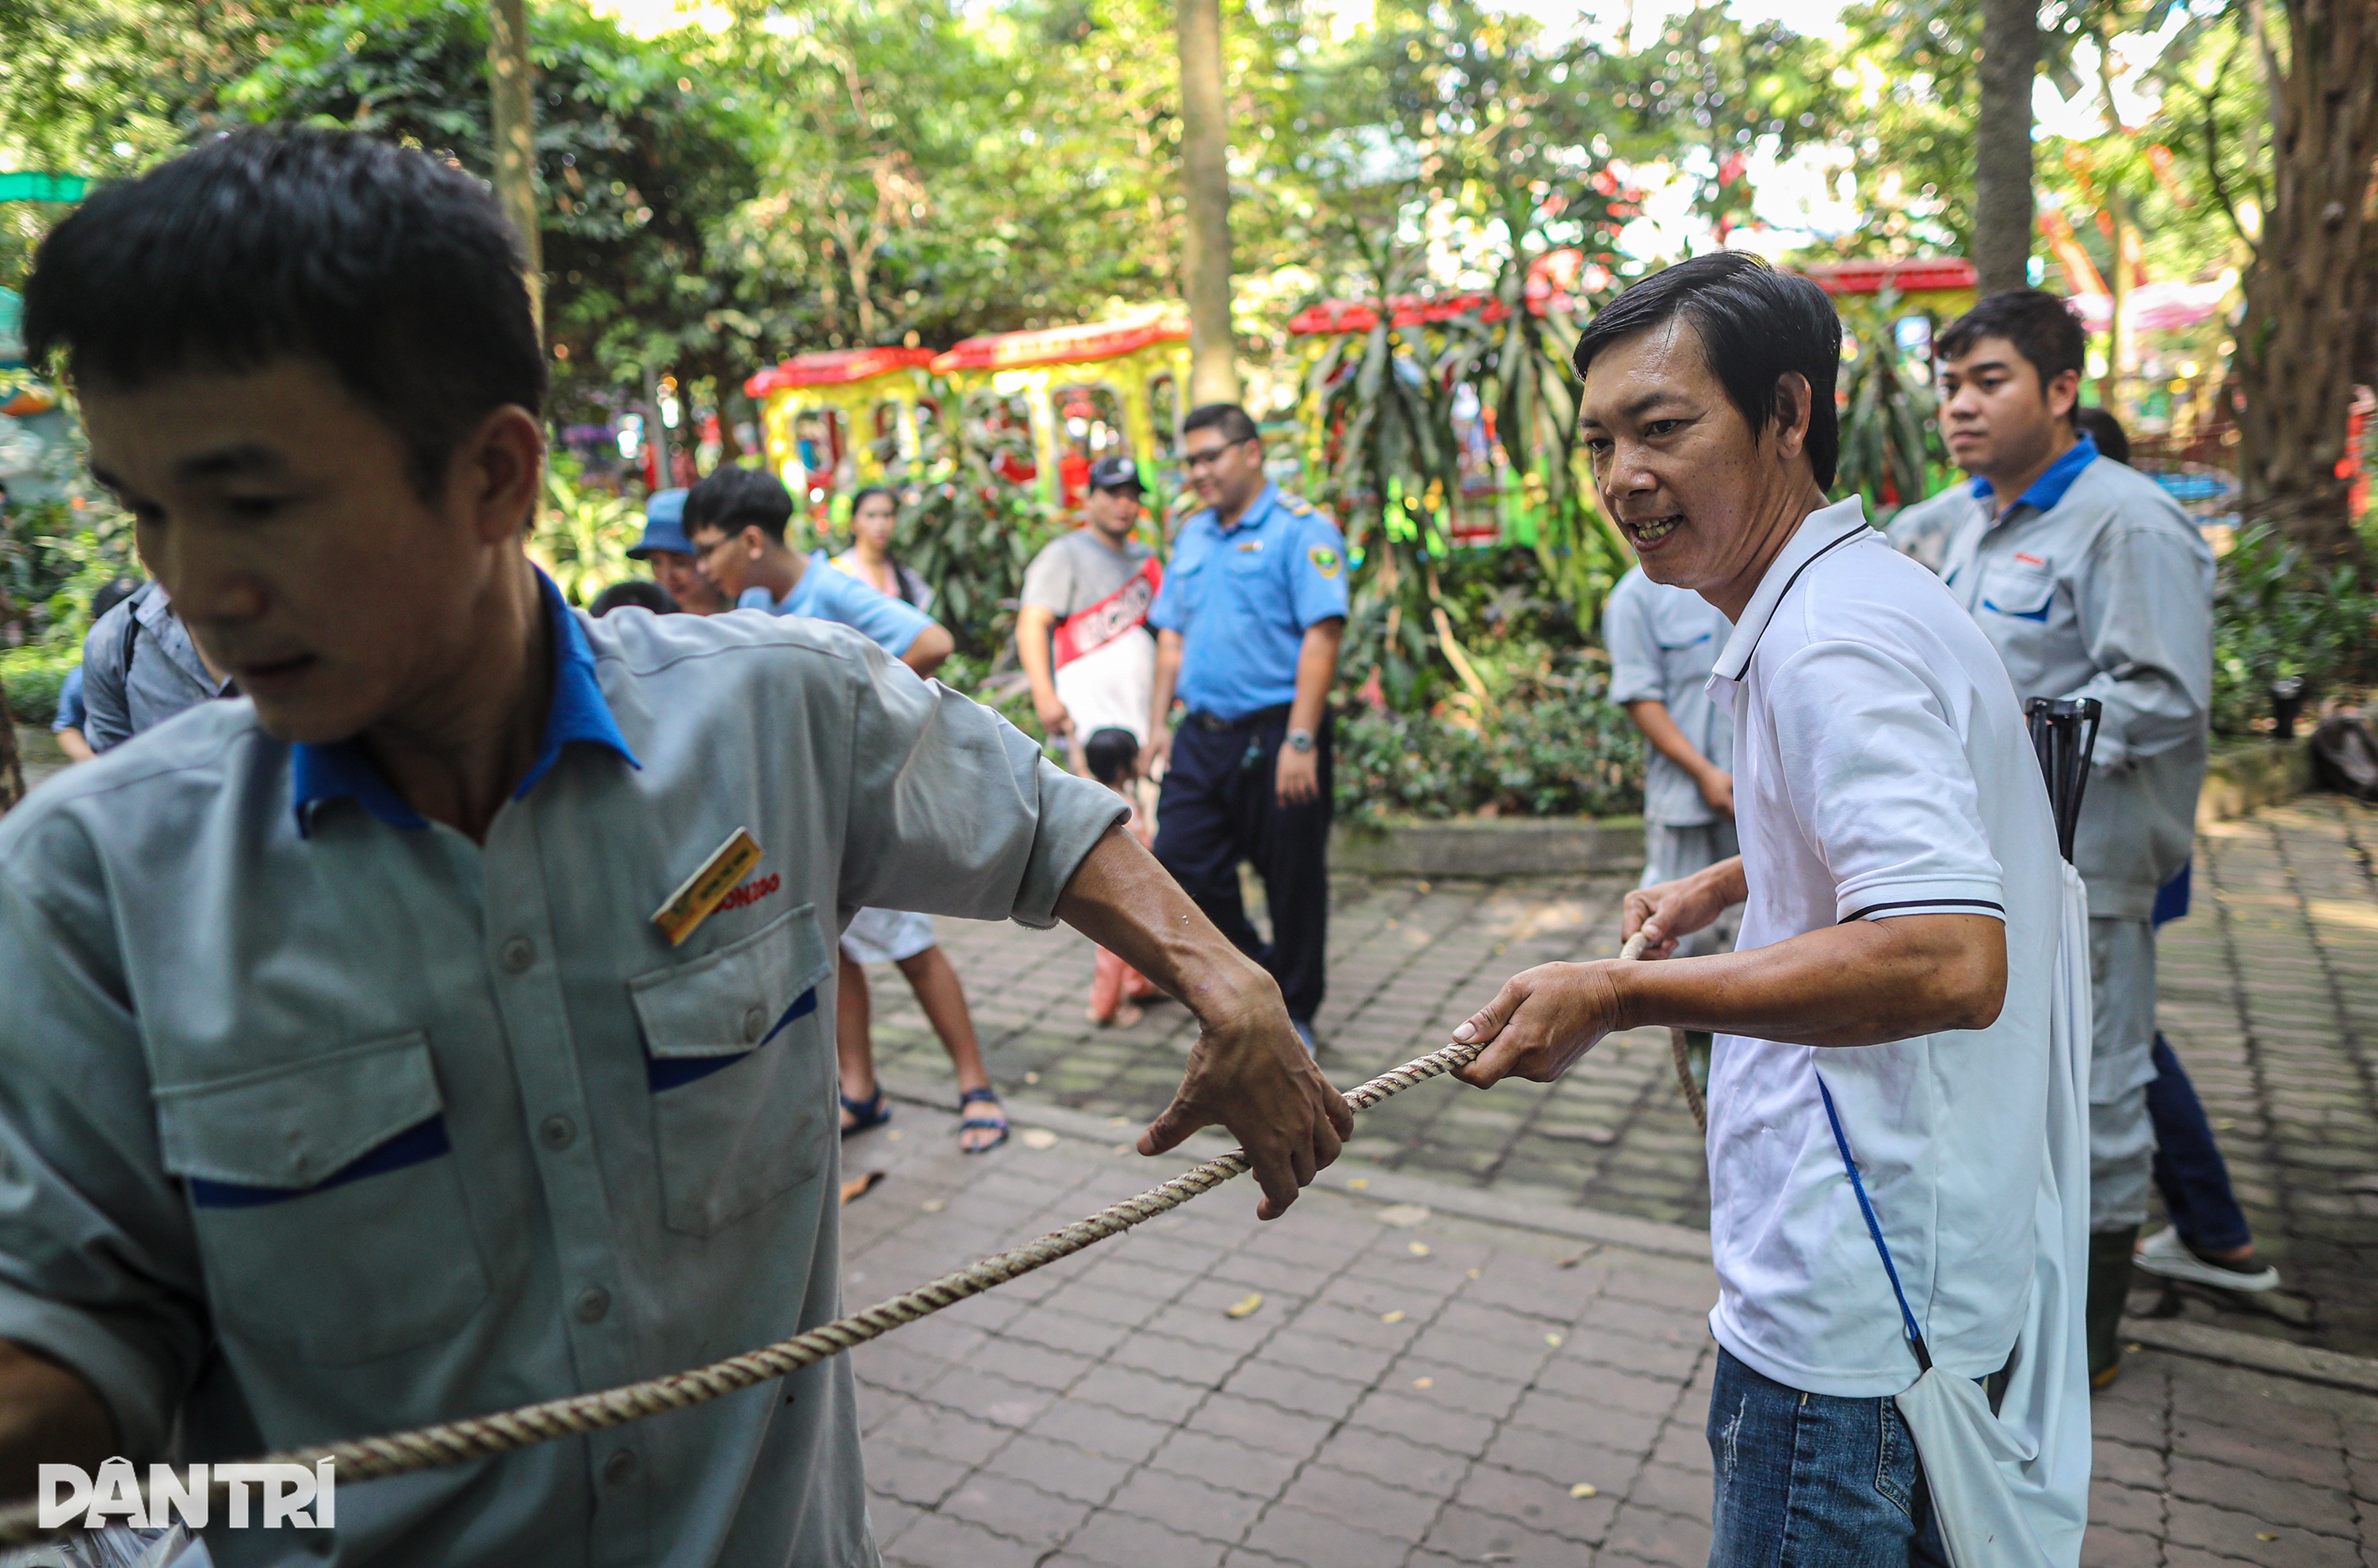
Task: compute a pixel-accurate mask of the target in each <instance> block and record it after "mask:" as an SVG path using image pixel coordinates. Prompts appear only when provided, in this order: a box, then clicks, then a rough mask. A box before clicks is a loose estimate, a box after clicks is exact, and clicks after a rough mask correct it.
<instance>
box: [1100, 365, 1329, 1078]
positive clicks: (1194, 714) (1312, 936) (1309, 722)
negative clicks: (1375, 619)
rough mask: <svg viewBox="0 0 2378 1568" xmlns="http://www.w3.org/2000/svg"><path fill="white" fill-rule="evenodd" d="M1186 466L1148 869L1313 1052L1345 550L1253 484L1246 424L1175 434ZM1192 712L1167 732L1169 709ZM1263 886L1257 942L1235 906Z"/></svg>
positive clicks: (1159, 620) (1193, 426)
mask: <svg viewBox="0 0 2378 1568" xmlns="http://www.w3.org/2000/svg"><path fill="white" fill-rule="evenodd" d="M1181 455H1182V460H1183V466H1184V467H1185V468H1186V469H1187V470H1188V474H1189V483H1190V486H1191V487H1192V488H1194V489H1195V490H1196V492H1197V497H1198V499H1199V500H1200V501H1204V502H1205V503H1206V510H1205V511H1203V512H1200V513H1197V514H1196V515H1195V516H1193V517H1191V518H1190V519H1189V520H1188V521H1187V522H1186V523H1183V525H1181V532H1180V535H1179V537H1177V538H1176V539H1175V540H1174V542H1173V549H1172V559H1171V561H1170V562H1169V563H1168V564H1167V566H1166V568H1165V573H1164V589H1163V592H1161V593H1160V594H1159V595H1158V596H1157V599H1156V603H1155V605H1154V607H1153V608H1151V609H1149V611H1148V615H1147V621H1148V624H1149V625H1151V626H1153V627H1155V628H1156V630H1157V639H1156V686H1155V692H1154V698H1153V701H1152V702H1151V704H1150V706H1149V709H1148V727H1147V729H1148V733H1147V749H1146V751H1145V752H1144V753H1143V754H1142V756H1141V762H1142V764H1143V766H1145V767H1146V768H1147V769H1148V770H1150V771H1151V772H1152V771H1153V770H1154V769H1155V768H1157V767H1158V766H1159V765H1165V764H1169V767H1168V769H1167V771H1166V772H1165V773H1164V776H1163V788H1162V791H1161V793H1160V794H1159V796H1158V798H1157V804H1156V858H1157V859H1158V860H1159V861H1161V862H1163V863H1164V868H1165V869H1166V870H1167V871H1170V872H1171V874H1173V876H1174V877H1176V878H1177V879H1178V880H1179V881H1180V883H1181V886H1182V887H1184V888H1186V889H1187V890H1188V893H1189V896H1190V897H1191V898H1192V899H1195V900H1196V901H1197V905H1198V907H1199V908H1200V909H1202V910H1204V911H1206V915H1207V919H1209V920H1211V921H1212V922H1213V923H1215V924H1216V925H1218V926H1219V927H1220V928H1221V930H1222V934H1223V935H1226V936H1228V937H1229V938H1230V939H1231V941H1232V942H1234V943H1236V944H1237V945H1238V947H1239V948H1240V950H1241V951H1243V952H1245V953H1247V954H1249V955H1250V956H1252V957H1254V958H1255V959H1257V960H1258V961H1259V962H1261V963H1262V964H1263V966H1264V967H1265V968H1266V969H1267V970H1269V971H1271V975H1272V978H1273V979H1275V980H1277V981H1278V982H1279V989H1280V995H1281V999H1282V1000H1283V1001H1285V1002H1286V1003H1287V1004H1288V1016H1289V1017H1290V1018H1291V1019H1293V1020H1294V1021H1295V1024H1296V1031H1297V1033H1298V1034H1299V1035H1301V1036H1302V1037H1303V1040H1304V1044H1305V1049H1307V1050H1308V1051H1309V1050H1311V1049H1313V1017H1314V1015H1315V1013H1317V1012H1319V1011H1320V1010H1321V997H1322V991H1323V983H1324V976H1323V959H1324V947H1325V944H1326V941H1327V934H1328V922H1329V864H1328V852H1329V816H1330V800H1329V787H1330V778H1329V771H1330V770H1329V714H1328V710H1327V707H1326V706H1325V704H1326V703H1327V700H1328V696H1329V685H1330V682H1331V681H1335V680H1336V679H1337V676H1338V640H1339V637H1340V636H1341V635H1342V634H1343V633H1344V632H1345V630H1346V538H1345V536H1344V535H1342V534H1340V533H1339V531H1338V527H1337V525H1335V524H1333V523H1331V522H1330V521H1329V519H1328V518H1327V517H1325V516H1323V515H1322V514H1321V513H1319V512H1317V511H1316V510H1315V508H1314V506H1313V503H1312V502H1310V501H1302V500H1299V499H1298V498H1296V497H1294V496H1290V495H1284V494H1282V493H1281V491H1280V489H1279V487H1278V486H1276V485H1274V484H1272V483H1271V482H1270V480H1269V479H1268V478H1267V477H1266V476H1265V474H1264V463H1263V439H1262V437H1261V436H1260V435H1258V434H1257V433H1256V430H1255V421H1254V420H1253V419H1251V418H1249V417H1248V416H1247V411H1246V410H1245V409H1243V408H1241V407H1240V406H1239V405H1238V404H1234V403H1209V404H1206V405H1205V406H1204V407H1202V408H1197V409H1194V410H1192V411H1191V412H1190V415H1189V416H1188V417H1187V418H1186V419H1184V420H1183V421H1182V438H1181ZM1176 695H1177V696H1178V697H1179V698H1180V700H1181V703H1182V705H1183V706H1184V707H1185V708H1187V710H1188V711H1187V713H1186V714H1185V715H1184V716H1183V718H1182V721H1181V728H1180V730H1179V732H1178V733H1177V734H1176V733H1175V732H1174V730H1173V729H1172V722H1171V721H1172V703H1173V698H1174V697H1175V696H1176ZM1240 862H1252V863H1253V864H1254V866H1255V871H1256V874H1258V875H1260V876H1261V877H1262V878H1263V884H1264V897H1265V901H1266V903H1267V905H1268V906H1269V908H1270V911H1271V932H1272V938H1271V941H1270V943H1269V944H1268V945H1267V944H1266V943H1265V942H1264V941H1263V940H1262V938H1260V937H1259V936H1257V935H1256V934H1255V927H1254V926H1253V925H1251V924H1250V923H1248V921H1247V915H1246V910H1245V908H1244V907H1243V904H1242V903H1241V901H1240V898H1239V865H1240Z"/></svg>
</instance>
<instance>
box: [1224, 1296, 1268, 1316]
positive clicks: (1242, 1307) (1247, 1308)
mask: <svg viewBox="0 0 2378 1568" xmlns="http://www.w3.org/2000/svg"><path fill="white" fill-rule="evenodd" d="M1262 1305H1263V1292H1262V1291H1260V1290H1251V1291H1249V1292H1247V1294H1246V1295H1244V1296H1243V1297H1239V1299H1237V1300H1236V1301H1233V1302H1231V1304H1230V1305H1229V1306H1228V1307H1225V1308H1223V1309H1222V1315H1223V1316H1224V1317H1229V1318H1244V1317H1250V1316H1252V1315H1253V1314H1254V1312H1255V1309H1256V1308H1258V1307H1260V1306H1262Z"/></svg>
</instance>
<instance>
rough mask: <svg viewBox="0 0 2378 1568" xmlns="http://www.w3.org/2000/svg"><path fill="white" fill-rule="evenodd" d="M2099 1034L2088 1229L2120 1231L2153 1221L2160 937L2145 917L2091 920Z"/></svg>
mask: <svg viewBox="0 0 2378 1568" xmlns="http://www.w3.org/2000/svg"><path fill="white" fill-rule="evenodd" d="M2089 989H2090V1001H2091V1005H2092V1007H2093V1008H2094V1009H2095V1012H2096V1034H2095V1038H2094V1039H2093V1041H2092V1042H2091V1051H2090V1061H2089V1228H2090V1229H2091V1230H2093V1231H2109V1230H2121V1229H2124V1228H2126V1227H2128V1226H2131V1225H2135V1224H2139V1223H2140V1222H2141V1221H2143V1220H2144V1219H2145V1218H2146V1217H2147V1189H2148V1188H2149V1187H2150V1186H2151V1185H2152V1184H2153V1182H2154V1179H2155V1152H2156V1141H2155V1124H2154V1123H2153V1122H2152V1121H2151V1120H2149V1119H2148V1116H2147V1085H2148V1084H2150V1083H2152V1082H2153V1081H2154V1080H2155V1076H2156V1069H2155V1033H2156V939H2155V927H2154V926H2152V925H2151V924H2149V923H2147V922H2145V921H2144V920H2100V919H2095V918H2093V919H2092V920H2091V921H2090V922H2089Z"/></svg>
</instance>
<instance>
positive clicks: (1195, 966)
mask: <svg viewBox="0 0 2378 1568" xmlns="http://www.w3.org/2000/svg"><path fill="white" fill-rule="evenodd" d="M1057 918H1058V919H1059V920H1062V921H1063V922H1064V923H1066V924H1068V925H1070V926H1072V927H1073V928H1074V929H1075V930H1076V931H1078V932H1080V933H1081V934H1082V935H1085V936H1087V937H1088V938H1089V939H1090V940H1092V941H1093V942H1096V943H1097V944H1099V946H1100V947H1105V948H1107V949H1108V950H1109V951H1111V952H1114V953H1119V954H1121V955H1122V957H1123V961H1124V962H1125V963H1128V964H1130V965H1131V966H1132V968H1134V969H1135V970H1137V971H1139V972H1140V973H1142V974H1144V975H1146V976H1147V978H1148V979H1150V980H1152V981H1154V982H1155V983H1157V984H1158V985H1159V986H1160V987H1161V988H1162V989H1163V991H1164V992H1165V994H1166V995H1170V996H1172V997H1175V998H1177V999H1178V1000H1179V1001H1180V1002H1181V1003H1182V1004H1183V1006H1184V1007H1187V1008H1188V1009H1189V1010H1190V1011H1191V1012H1193V1013H1195V1015H1196V1016H1197V1018H1198V1019H1199V1020H1200V1021H1202V1022H1206V1023H1208V1024H1211V1023H1213V1022H1215V1021H1217V1020H1218V1019H1222V1018H1226V1017H1229V1016H1231V1015H1232V1014H1233V1013H1235V1012H1236V1011H1237V1010H1238V1009H1240V1008H1243V1007H1245V1006H1246V1005H1247V1004H1248V1002H1249V1001H1250V999H1251V998H1259V997H1261V996H1262V995H1264V994H1265V993H1266V992H1267V990H1269V991H1275V992H1276V990H1277V987H1276V986H1275V985H1274V983H1273V981H1272V979H1271V977H1270V976H1269V975H1268V974H1267V973H1265V972H1264V970H1263V968H1262V966H1261V965H1259V964H1257V963H1256V962H1255V960H1254V959H1250V958H1248V957H1247V956H1246V955H1245V954H1243V953H1242V952H1240V951H1239V950H1238V948H1236V947H1232V946H1231V942H1230V940H1229V938H1227V937H1225V936H1224V935H1222V934H1221V932H1220V931H1219V930H1217V929H1216V928H1215V925H1214V923H1213V922H1212V921H1210V920H1207V918H1206V915H1205V912H1204V911H1201V910H1199V909H1198V908H1197V906H1196V905H1195V903H1193V902H1191V901H1190V898H1189V895H1188V894H1186V893H1184V892H1183V891H1182V890H1181V885H1180V884H1179V883H1177V882H1175V881H1173V880H1172V877H1171V874H1169V873H1167V872H1166V871H1165V869H1164V868H1163V867H1162V866H1161V865H1159V864H1158V863H1157V860H1156V857H1155V856H1154V855H1151V854H1149V853H1148V852H1147V850H1146V849H1145V848H1144V847H1143V846H1142V845H1141V844H1140V842H1139V840H1138V839H1137V838H1134V837H1132V835H1131V834H1130V833H1128V832H1127V831H1125V830H1124V829H1123V827H1121V826H1116V827H1112V828H1110V829H1109V830H1108V832H1107V836H1106V837H1105V838H1101V839H1099V843H1098V847H1097V848H1095V849H1093V850H1091V851H1090V852H1089V854H1088V855H1087V857H1085V858H1084V859H1083V861H1082V863H1081V865H1080V866H1079V867H1078V868H1077V869H1076V870H1075V873H1074V877H1073V880H1072V881H1070V882H1068V883H1067V884H1066V885H1065V891H1064V893H1063V896H1061V897H1060V898H1059V899H1058V900H1057Z"/></svg>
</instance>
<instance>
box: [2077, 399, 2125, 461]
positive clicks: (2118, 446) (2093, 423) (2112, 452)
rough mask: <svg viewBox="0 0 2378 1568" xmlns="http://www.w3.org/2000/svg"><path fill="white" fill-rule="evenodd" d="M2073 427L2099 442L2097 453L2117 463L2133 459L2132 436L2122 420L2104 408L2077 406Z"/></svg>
mask: <svg viewBox="0 0 2378 1568" xmlns="http://www.w3.org/2000/svg"><path fill="white" fill-rule="evenodd" d="M2072 428H2074V429H2075V430H2079V431H2081V432H2083V433H2084V434H2085V435H2086V436H2088V438H2089V439H2090V440H2094V441H2096V443H2097V453H2098V455H2099V456H2101V457H2110V458H2112V459H2113V460H2114V461H2115V462H2117V463H2128V462H2129V461H2130V460H2131V438H2130V436H2129V435H2128V433H2126V432H2125V431H2124V430H2123V428H2122V422H2121V421H2120V419H2117V418H2115V417H2114V416H2113V415H2111V414H2110V413H2108V412H2107V411H2106V410H2105V409H2103V408H2075V409H2074V410H2073V411H2072Z"/></svg>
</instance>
